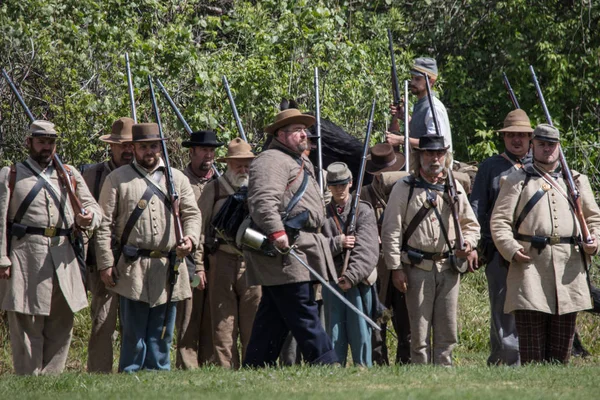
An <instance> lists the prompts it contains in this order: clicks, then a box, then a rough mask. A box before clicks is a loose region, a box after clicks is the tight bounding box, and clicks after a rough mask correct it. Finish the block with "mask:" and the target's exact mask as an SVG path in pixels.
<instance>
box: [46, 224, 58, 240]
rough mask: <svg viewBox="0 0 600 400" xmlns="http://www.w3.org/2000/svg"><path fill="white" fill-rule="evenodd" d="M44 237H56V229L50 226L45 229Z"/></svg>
mask: <svg viewBox="0 0 600 400" xmlns="http://www.w3.org/2000/svg"><path fill="white" fill-rule="evenodd" d="M44 236H46V237H49V238H51V237H54V236H56V227H54V226H50V227H48V228H44Z"/></svg>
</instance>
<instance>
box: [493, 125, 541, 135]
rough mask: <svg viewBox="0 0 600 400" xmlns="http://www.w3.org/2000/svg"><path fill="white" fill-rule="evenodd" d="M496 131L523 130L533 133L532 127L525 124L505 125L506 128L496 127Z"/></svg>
mask: <svg viewBox="0 0 600 400" xmlns="http://www.w3.org/2000/svg"><path fill="white" fill-rule="evenodd" d="M498 132H502V133H504V132H524V133H533V128H532V127H529V128H528V127H527V126H518V125H513V126H507V127H506V128H502V129H498Z"/></svg>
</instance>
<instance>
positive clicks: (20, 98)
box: [2, 68, 35, 122]
mask: <svg viewBox="0 0 600 400" xmlns="http://www.w3.org/2000/svg"><path fill="white" fill-rule="evenodd" d="M2 75H3V76H4V79H6V82H8V86H10V89H11V90H12V92H13V94H14V95H15V96H16V97H17V100H19V103H20V104H21V106H22V107H23V110H24V111H25V114H27V117H28V118H29V121H30V122H33V121H35V117H34V116H33V114H32V113H31V110H29V107H27V104H25V100H23V97H22V96H21V93H19V90H18V89H17V87H16V86H15V84H14V83H13V81H12V79H10V76H8V74H7V73H6V70H5V69H4V68H2Z"/></svg>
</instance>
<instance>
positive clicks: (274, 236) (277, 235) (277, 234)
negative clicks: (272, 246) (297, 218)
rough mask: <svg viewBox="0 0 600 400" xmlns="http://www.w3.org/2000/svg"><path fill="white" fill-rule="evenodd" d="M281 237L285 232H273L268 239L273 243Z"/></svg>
mask: <svg viewBox="0 0 600 400" xmlns="http://www.w3.org/2000/svg"><path fill="white" fill-rule="evenodd" d="M283 235H285V231H277V232H273V233H271V234H270V235H269V236H268V238H269V240H270V241H271V242H274V241H275V240H277V239H279V238H280V237H282V236H283Z"/></svg>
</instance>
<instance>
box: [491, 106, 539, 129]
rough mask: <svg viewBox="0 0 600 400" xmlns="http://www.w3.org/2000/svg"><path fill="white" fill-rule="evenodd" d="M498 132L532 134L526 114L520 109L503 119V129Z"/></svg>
mask: <svg viewBox="0 0 600 400" xmlns="http://www.w3.org/2000/svg"><path fill="white" fill-rule="evenodd" d="M498 132H527V133H531V132H533V128H532V127H531V121H529V117H528V116H527V113H526V112H525V111H523V110H521V109H520V108H517V109H516V110H512V111H511V112H509V113H508V115H506V118H504V128H502V129H499V130H498Z"/></svg>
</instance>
